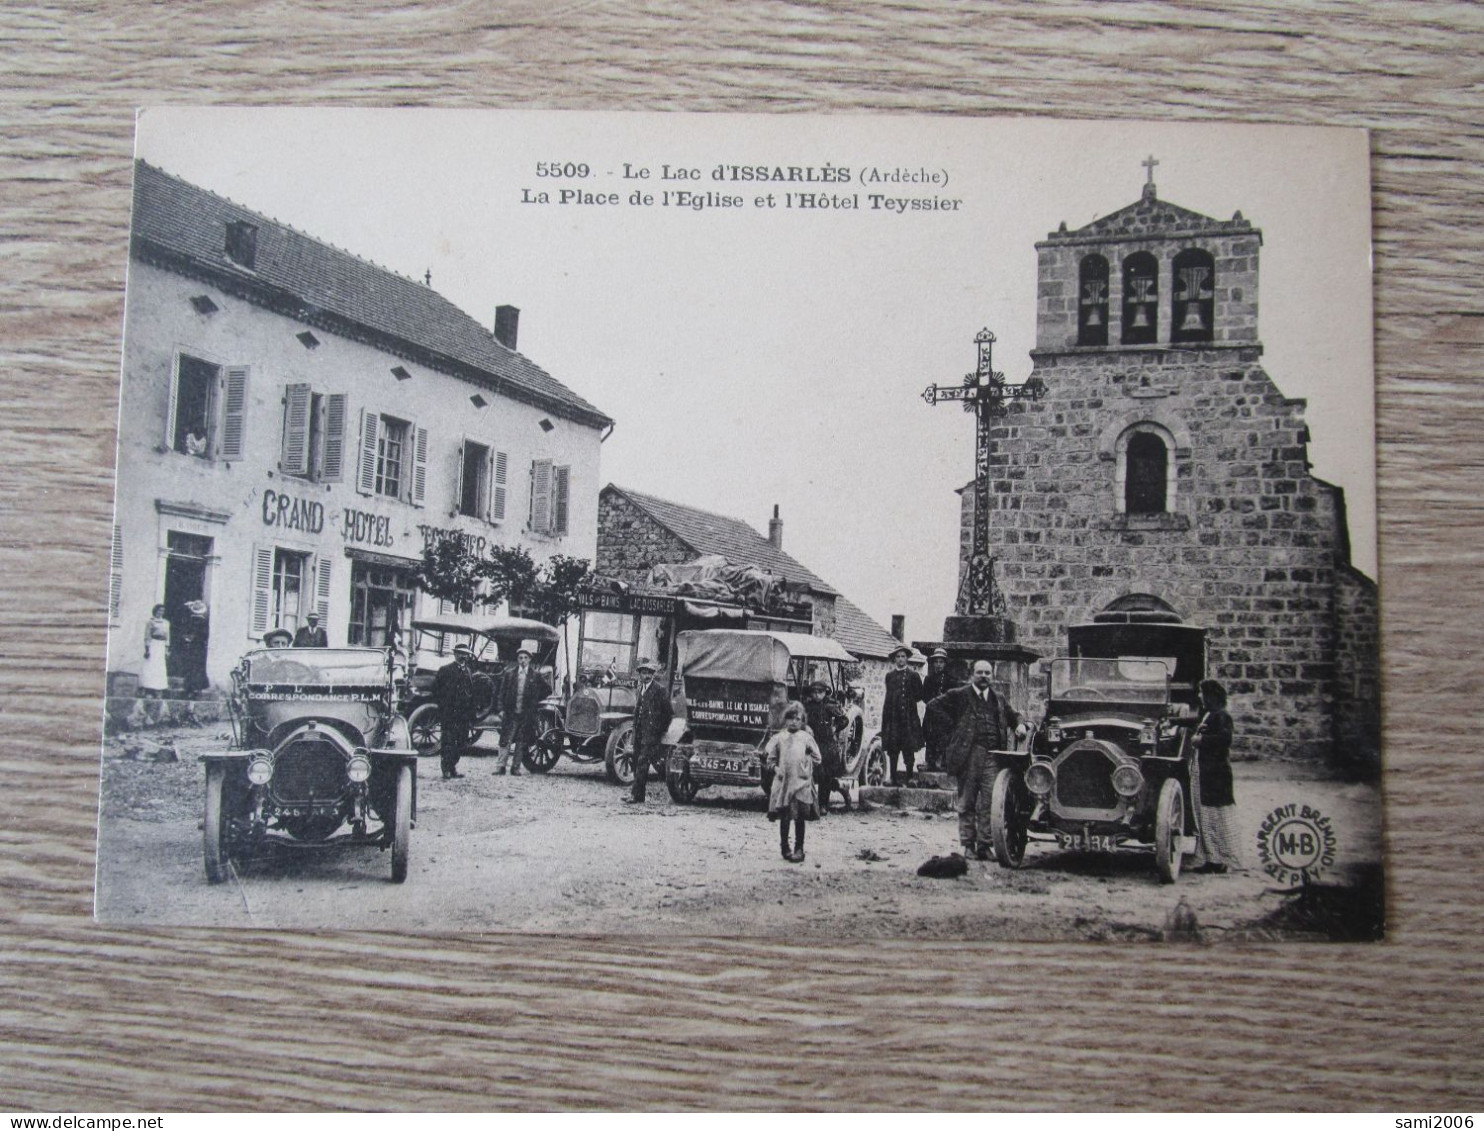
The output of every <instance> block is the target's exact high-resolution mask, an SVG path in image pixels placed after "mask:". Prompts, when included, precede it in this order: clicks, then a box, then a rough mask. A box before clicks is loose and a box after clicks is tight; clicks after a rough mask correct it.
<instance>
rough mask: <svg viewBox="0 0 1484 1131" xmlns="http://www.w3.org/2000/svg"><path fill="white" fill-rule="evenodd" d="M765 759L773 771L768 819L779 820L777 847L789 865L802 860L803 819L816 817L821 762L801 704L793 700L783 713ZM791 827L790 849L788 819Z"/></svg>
mask: <svg viewBox="0 0 1484 1131" xmlns="http://www.w3.org/2000/svg"><path fill="white" fill-rule="evenodd" d="M764 760H765V762H766V764H767V765H768V767H769V768H770V769H772V770H773V788H772V791H771V792H770V793H769V795H768V820H770V821H777V822H778V847H779V848H780V849H781V850H782V852H783V858H784V859H785V860H787V861H788V862H789V863H790V864H797V863H799V862H800V861H802V860H803V859H804V822H805V821H812V820H814V819H815V818H816V817H818V816H819V804H818V794H817V792H816V790H815V788H814V774H815V770H816V768H817V767H818V766H819V763H820V753H819V746H818V745H817V744H816V743H815V741H814V739H813V738H812V737H811V736H810V734H809V732H808V731H807V730H805V729H804V705H803V704H802V703H799V702H797V701H795V702H792V703H790V704H789V705H788V707H787V708H785V710H784V712H783V729H782V730H781V731H779V732H778V733H777V734H775V735H774V736H773V737H772V738H770V739H768V744H767V746H766V747H764ZM790 821H792V822H793V826H794V847H793V851H792V852H790V851H789V850H788V826H789V822H790Z"/></svg>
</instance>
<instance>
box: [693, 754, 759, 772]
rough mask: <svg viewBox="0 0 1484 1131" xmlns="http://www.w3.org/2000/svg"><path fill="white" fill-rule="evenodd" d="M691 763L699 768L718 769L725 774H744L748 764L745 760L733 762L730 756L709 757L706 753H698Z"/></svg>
mask: <svg viewBox="0 0 1484 1131" xmlns="http://www.w3.org/2000/svg"><path fill="white" fill-rule="evenodd" d="M691 765H693V766H695V767H696V768H697V769H698V770H718V771H720V772H721V773H725V774H744V773H746V772H747V766H746V764H745V763H743V762H733V761H732V760H731V759H729V758H708V757H706V756H705V755H704V754H697V755H696V756H695V758H693V759H692V760H691Z"/></svg>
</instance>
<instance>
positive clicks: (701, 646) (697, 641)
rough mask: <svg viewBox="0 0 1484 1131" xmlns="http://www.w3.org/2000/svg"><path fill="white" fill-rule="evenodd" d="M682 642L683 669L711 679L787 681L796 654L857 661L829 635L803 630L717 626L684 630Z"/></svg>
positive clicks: (681, 637) (688, 673)
mask: <svg viewBox="0 0 1484 1131" xmlns="http://www.w3.org/2000/svg"><path fill="white" fill-rule="evenodd" d="M678 645H679V651H680V668H681V670H682V671H683V672H684V673H685V674H686V675H687V676H696V677H702V678H710V679H742V680H764V679H767V680H771V681H772V682H774V683H783V682H785V681H786V680H787V678H788V665H789V661H790V660H791V659H792V658H793V657H795V656H798V657H801V658H803V659H808V660H839V661H841V662H843V663H847V664H849V663H854V662H855V657H854V656H852V655H851V654H850V653H849V652H847V651H845V649H844V648H842V647H840V645H839V644H837V643H836V642H835V641H833V640H831V639H830V638H829V637H827V636H809V635H808V634H806V633H802V632H765V631H758V630H733V629H725V628H713V629H707V630H705V631H702V632H682V633H681V634H680V637H679V641H678Z"/></svg>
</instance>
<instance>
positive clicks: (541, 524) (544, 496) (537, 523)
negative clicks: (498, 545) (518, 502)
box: [531, 459, 551, 534]
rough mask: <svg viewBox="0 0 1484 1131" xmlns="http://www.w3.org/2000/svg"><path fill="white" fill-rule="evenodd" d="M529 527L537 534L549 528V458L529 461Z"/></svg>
mask: <svg viewBox="0 0 1484 1131" xmlns="http://www.w3.org/2000/svg"><path fill="white" fill-rule="evenodd" d="M531 529H532V530H534V531H536V532H537V533H538V534H546V533H549V532H550V530H551V460H549V459H538V460H533V461H532V462H531Z"/></svg>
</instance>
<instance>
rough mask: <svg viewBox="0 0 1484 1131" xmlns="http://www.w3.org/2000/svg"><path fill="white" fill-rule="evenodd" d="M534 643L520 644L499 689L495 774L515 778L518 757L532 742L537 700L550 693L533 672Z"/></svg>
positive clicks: (543, 682)
mask: <svg viewBox="0 0 1484 1131" xmlns="http://www.w3.org/2000/svg"><path fill="white" fill-rule="evenodd" d="M536 647H537V645H536V641H534V640H523V641H521V645H520V650H519V651H517V652H516V653H515V667H514V668H513V669H512V670H511V671H509V672H507V673H506V675H505V683H504V686H503V687H501V688H500V713H501V715H502V716H503V717H504V725H503V727H502V729H501V731H500V758H499V761H498V762H497V763H496V764H495V773H497V774H503V773H505V769H506V765H507V763H508V764H509V767H510V773H511V774H512V775H519V773H520V760H521V756H522V755H524V754H525V752H526V748H527V747H529V746H530V745H531V744H532V743H533V742H535V741H536V720H537V714H538V712H539V710H540V707H541V700H543V699H545V698H546V697H547V696H548V695H550V694H551V684H549V683H547V682H546V677H545V676H543V675H542V674H541V673H540V672H539V671H537V670H536V666H535V664H534V663H533V661H534V660H535V658H536Z"/></svg>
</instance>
